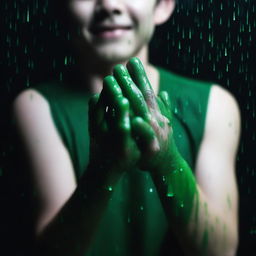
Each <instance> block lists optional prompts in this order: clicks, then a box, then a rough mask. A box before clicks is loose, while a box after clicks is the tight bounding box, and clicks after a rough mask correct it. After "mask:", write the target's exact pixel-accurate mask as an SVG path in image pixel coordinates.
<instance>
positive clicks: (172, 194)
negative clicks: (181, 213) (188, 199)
mask: <svg viewBox="0 0 256 256" xmlns="http://www.w3.org/2000/svg"><path fill="white" fill-rule="evenodd" d="M166 196H167V197H174V193H173V192H168V193H167V194H166Z"/></svg>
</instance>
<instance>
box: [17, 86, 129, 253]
mask: <svg viewBox="0 0 256 256" xmlns="http://www.w3.org/2000/svg"><path fill="white" fill-rule="evenodd" d="M103 107H104V106H103ZM126 109H127V108H126ZM14 117H15V119H16V123H17V128H18V131H19V133H20V136H21V139H22V142H23V144H24V148H25V150H26V153H27V156H28V157H27V159H28V161H29V164H30V166H31V168H30V169H31V171H30V175H31V176H32V181H33V189H34V190H35V192H36V195H37V197H36V201H35V202H34V203H35V204H34V206H35V208H37V215H36V216H35V223H36V224H35V236H36V238H37V249H38V251H37V255H38V254H39V252H40V253H41V254H42V255H47V256H49V255H63V256H64V255H75V256H79V255H84V253H85V252H86V251H87V249H88V247H89V245H90V243H91V241H92V239H93V235H94V233H95V230H96V229H97V225H98V223H99V221H100V218H101V216H102V214H103V212H104V210H105V208H106V206H107V203H108V200H109V198H110V196H111V193H112V192H111V191H109V190H107V189H104V187H106V185H107V184H111V186H112V187H113V189H114V187H115V184H116V182H117V181H118V179H119V178H120V177H121V175H122V171H119V172H116V171H113V172H112V171H111V168H110V167H109V166H108V167H109V168H108V167H105V168H106V169H107V170H105V168H104V167H103V168H101V169H99V166H98V165H97V162H96V161H94V162H93V163H92V164H90V166H89V167H88V170H87V171H86V172H85V175H84V176H83V177H82V179H81V180H80V181H79V182H78V184H77V182H76V179H75V177H74V169H73V166H72V162H71V159H70V156H69V153H68V151H67V149H66V148H65V146H64V145H63V143H62V141H61V139H60V137H59V135H58V132H57V131H56V128H55V126H54V124H53V121H52V118H51V114H50V110H49V106H48V103H47V102H46V100H45V99H44V98H43V97H42V96H41V95H40V94H39V93H37V92H36V91H34V90H27V91H25V92H23V93H22V94H21V95H19V96H18V98H17V99H16V100H15V103H14ZM121 118H122V117H121ZM95 159H96V157H95ZM96 160H97V159H96ZM99 162H100V161H99ZM124 163H126V162H125V161H124ZM76 248H79V249H76Z"/></svg>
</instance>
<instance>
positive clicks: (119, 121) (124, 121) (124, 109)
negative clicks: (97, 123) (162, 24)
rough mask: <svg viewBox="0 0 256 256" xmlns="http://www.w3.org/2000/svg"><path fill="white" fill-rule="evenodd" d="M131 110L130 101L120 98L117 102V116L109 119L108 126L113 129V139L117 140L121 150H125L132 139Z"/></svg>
mask: <svg viewBox="0 0 256 256" xmlns="http://www.w3.org/2000/svg"><path fill="white" fill-rule="evenodd" d="M129 108H130V106H129V101H128V99H126V98H124V97H119V98H117V99H116V100H115V116H111V117H110V118H108V126H109V127H111V132H112V133H113V138H116V139H117V142H118V143H119V145H120V147H121V149H124V148H125V147H126V145H128V141H129V139H131V134H130V133H131V124H130V117H129Z"/></svg>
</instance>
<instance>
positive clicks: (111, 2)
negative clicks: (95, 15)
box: [96, 0, 133, 14]
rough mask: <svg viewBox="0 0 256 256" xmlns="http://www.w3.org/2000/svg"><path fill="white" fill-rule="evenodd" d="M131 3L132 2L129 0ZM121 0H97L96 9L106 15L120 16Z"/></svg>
mask: <svg viewBox="0 0 256 256" xmlns="http://www.w3.org/2000/svg"><path fill="white" fill-rule="evenodd" d="M131 1H133V0H131ZM122 2H123V0H98V1H97V6H96V9H97V10H98V11H105V12H107V13H108V14H121V13H122Z"/></svg>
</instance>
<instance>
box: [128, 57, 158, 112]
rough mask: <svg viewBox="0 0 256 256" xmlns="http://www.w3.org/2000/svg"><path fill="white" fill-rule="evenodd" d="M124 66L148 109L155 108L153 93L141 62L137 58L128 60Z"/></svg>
mask: <svg viewBox="0 0 256 256" xmlns="http://www.w3.org/2000/svg"><path fill="white" fill-rule="evenodd" d="M126 66H127V69H128V71H129V73H130V76H131V78H132V80H133V81H134V83H135V84H136V85H137V86H138V88H139V89H140V91H141V92H142V95H143V96H144V99H145V101H146V102H147V104H148V106H149V107H150V108H157V103H156V99H155V94H154V91H153V89H152V87H151V84H150V82H149V80H148V77H147V75H146V72H145V70H144V67H143V65H142V63H141V61H140V60H139V59H138V58H136V57H134V58H131V59H130V60H129V62H128V63H127V65H126Z"/></svg>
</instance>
